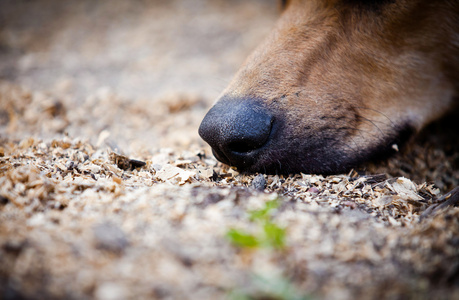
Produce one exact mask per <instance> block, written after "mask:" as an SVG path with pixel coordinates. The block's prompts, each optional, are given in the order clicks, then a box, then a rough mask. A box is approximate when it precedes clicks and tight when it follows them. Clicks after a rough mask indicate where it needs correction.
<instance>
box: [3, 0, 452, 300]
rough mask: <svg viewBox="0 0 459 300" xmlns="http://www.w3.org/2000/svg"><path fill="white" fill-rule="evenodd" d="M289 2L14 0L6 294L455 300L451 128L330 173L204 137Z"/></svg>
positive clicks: (9, 7)
mask: <svg viewBox="0 0 459 300" xmlns="http://www.w3.org/2000/svg"><path fill="white" fill-rule="evenodd" d="M275 2H276V1H263V0H251V1H242V0H241V1H229V0H227V1H223V0H214V1H205V0H186V1H185V0H181V1H179V0H176V1H146V0H143V1H142V0H135V1H122V0H112V1H90V0H81V1H78V2H76V1H72V2H70V1H58V0H37V1H13V0H4V1H1V2H0V298H1V299H459V208H457V207H447V208H445V209H439V210H436V211H435V212H433V213H429V211H431V210H432V208H434V207H437V206H438V205H439V204H441V203H442V202H443V201H445V199H444V197H443V198H442V196H443V195H445V194H446V193H447V192H448V191H450V190H451V189H453V188H454V187H456V186H458V185H459V138H458V137H459V136H458V132H459V130H458V125H457V114H456V115H452V116H451V117H449V118H446V119H445V120H443V121H442V122H439V123H437V124H433V125H432V126H430V127H429V128H428V129H427V130H425V132H423V133H421V135H420V136H419V137H418V138H417V139H415V140H413V141H412V142H410V143H409V145H408V146H407V147H406V148H405V149H404V150H403V151H401V152H400V153H399V155H397V156H396V157H393V158H391V159H389V160H387V161H383V162H378V163H374V164H369V165H365V166H362V167H361V168H359V169H356V170H353V171H352V172H350V173H349V174H337V175H333V176H328V177H324V176H321V175H313V174H292V175H290V176H277V175H269V176H268V175H263V174H239V173H238V172H237V170H235V169H232V168H230V167H228V166H225V165H222V164H220V163H218V162H217V161H216V160H215V158H214V157H213V156H212V155H211V151H210V149H209V147H208V146H207V145H206V144H205V143H204V142H203V141H202V140H201V139H200V138H199V136H198V134H197V128H198V126H199V123H200V121H201V119H202V118H203V116H204V115H205V113H206V111H207V110H208V109H209V107H210V106H211V104H212V103H213V101H214V100H215V99H216V97H218V95H219V93H220V92H221V91H222V90H223V88H224V87H225V85H226V84H227V83H228V81H229V80H230V79H231V76H232V74H233V73H234V72H235V71H236V70H237V68H238V66H239V65H240V64H241V63H242V62H243V60H244V58H245V57H246V56H247V55H248V54H249V52H250V51H251V50H252V49H253V48H254V47H255V46H256V45H257V44H258V43H259V42H260V41H261V40H262V38H263V36H264V35H265V34H266V33H267V32H268V31H269V30H270V28H272V26H273V24H274V22H275V20H276V18H277V16H278V12H277V6H276V3H275ZM446 200H447V199H446Z"/></svg>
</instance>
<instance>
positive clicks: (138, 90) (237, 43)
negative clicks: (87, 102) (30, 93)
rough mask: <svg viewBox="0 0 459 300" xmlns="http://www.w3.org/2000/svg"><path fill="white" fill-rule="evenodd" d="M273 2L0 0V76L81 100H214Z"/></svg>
mask: <svg viewBox="0 0 459 300" xmlns="http://www.w3.org/2000/svg"><path fill="white" fill-rule="evenodd" d="M277 15H278V11H277V5H276V0H175V1H174V0H169V1H159V0H158V1H156V0H130V1H125V0H111V1H94V0H79V1H62V0H34V1H30V0H1V1H0V79H2V80H9V81H14V82H17V83H20V84H24V85H25V86H27V87H29V88H31V89H33V90H46V91H53V90H57V91H61V90H62V89H65V90H66V92H68V93H71V94H72V95H77V96H79V97H80V98H81V97H85V96H87V95H88V94H91V93H93V92H94V91H95V90H96V89H98V88H100V87H102V86H104V87H109V88H110V89H111V90H113V91H114V92H115V93H117V94H119V95H122V96H124V97H129V98H157V97H161V96H162V95H164V94H168V93H171V92H173V93H177V92H186V93H196V94H199V95H201V96H203V97H205V98H206V99H213V98H215V97H216V96H217V95H218V94H219V93H220V92H221V91H222V89H223V88H224V87H225V86H226V84H227V83H228V81H229V80H230V78H231V76H232V75H233V73H234V72H235V71H236V70H237V68H238V67H239V66H240V64H241V63H242V61H243V60H244V58H245V57H246V56H247V55H248V53H249V52H250V51H251V50H252V49H253V48H254V47H255V46H256V45H257V44H258V43H259V42H260V40H261V39H262V38H263V37H264V36H265V34H266V33H267V32H268V31H269V30H270V29H271V28H272V26H273V23H274V22H275V19H276V18H277Z"/></svg>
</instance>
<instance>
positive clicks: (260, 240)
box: [226, 199, 286, 249]
mask: <svg viewBox="0 0 459 300" xmlns="http://www.w3.org/2000/svg"><path fill="white" fill-rule="evenodd" d="M279 205H280V201H279V200H277V199H276V200H272V201H268V202H266V204H265V207H264V208H262V209H258V210H254V211H251V212H249V214H250V218H249V219H250V221H251V222H256V223H258V224H259V225H260V230H259V232H258V233H257V234H251V233H248V232H246V231H244V230H240V229H234V228H231V229H230V230H228V232H227V233H226V237H227V238H228V239H229V240H230V242H231V243H232V244H233V245H234V246H237V247H241V248H258V247H269V248H274V249H283V248H285V235H286V230H285V228H282V227H280V226H279V225H277V224H275V223H274V222H273V221H272V213H273V210H275V209H277V208H278V207H279Z"/></svg>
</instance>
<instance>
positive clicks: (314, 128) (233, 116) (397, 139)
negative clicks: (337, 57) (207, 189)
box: [199, 98, 415, 174]
mask: <svg viewBox="0 0 459 300" xmlns="http://www.w3.org/2000/svg"><path fill="white" fill-rule="evenodd" d="M351 111H352V110H351V109H349V108H347V109H343V114H346V116H343V115H340V114H338V113H335V115H327V116H326V117H322V116H321V115H312V114H311V113H310V112H308V113H307V114H306V115H305V116H308V117H309V118H306V117H305V116H300V117H297V118H296V119H292V117H291V115H287V114H286V115H283V114H282V112H277V113H276V114H274V113H272V110H270V109H269V108H267V107H266V106H265V105H264V104H263V102H262V101H261V100H260V99H253V98H237V99H235V98H223V99H221V100H220V101H218V102H217V103H216V104H215V105H214V107H212V108H211V109H210V110H209V112H208V113H207V115H206V116H205V117H204V119H203V121H202V123H201V125H200V128H199V134H200V136H201V137H202V138H203V139H204V140H205V141H206V142H207V143H208V144H209V145H210V146H211V147H212V153H213V155H214V156H215V157H216V158H217V159H218V160H219V161H221V162H223V163H225V164H227V165H230V166H235V167H237V169H238V170H239V171H241V172H246V173H253V172H261V173H267V174H291V173H299V172H304V173H320V174H336V173H341V172H347V171H349V170H350V169H352V168H355V167H358V166H359V165H361V164H362V163H364V162H366V161H369V160H373V161H374V160H380V159H385V158H387V157H388V156H390V155H392V154H393V153H395V152H396V149H394V147H393V145H394V144H396V145H398V146H402V144H403V142H405V141H406V140H408V139H409V137H410V136H412V135H413V133H414V131H415V130H414V129H413V127H410V126H409V125H407V124H404V125H402V126H393V127H391V128H390V130H389V129H387V130H386V131H385V132H384V134H382V132H379V131H378V132H377V134H374V132H373V133H372V132H371V131H367V132H364V131H363V130H356V129H355V128H354V126H356V127H357V126H358V125H359V122H365V121H359V120H364V119H365V118H359V116H358V114H357V113H350V112H351ZM366 124H367V125H368V124H370V123H368V122H366ZM299 129H301V130H299ZM374 130H380V129H379V128H374Z"/></svg>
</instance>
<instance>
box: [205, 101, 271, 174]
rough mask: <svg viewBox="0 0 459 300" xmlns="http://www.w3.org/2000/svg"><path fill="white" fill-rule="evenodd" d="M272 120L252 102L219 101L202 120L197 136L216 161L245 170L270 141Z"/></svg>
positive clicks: (267, 112) (261, 107) (265, 110)
mask: <svg viewBox="0 0 459 300" xmlns="http://www.w3.org/2000/svg"><path fill="white" fill-rule="evenodd" d="M273 122H274V117H273V116H272V115H271V114H270V113H269V111H268V110H267V109H265V108H263V106H262V105H260V104H259V103H257V101H254V100H253V99H222V100H220V101H219V102H217V103H216V104H215V105H214V106H213V107H212V108H211V109H210V110H209V112H208V113H207V115H206V116H205V117H204V119H203V121H202V123H201V126H200V127H199V135H200V136H201V137H202V138H203V139H204V140H205V141H206V142H207V143H208V144H209V145H210V146H211V147H212V150H213V153H214V155H215V156H216V157H217V159H218V160H220V161H222V162H224V163H226V164H230V165H233V166H236V167H238V168H240V169H246V168H247V167H249V166H250V165H251V164H252V160H253V159H254V156H256V153H257V152H258V151H259V149H261V148H262V147H263V146H264V145H265V144H266V143H267V142H268V140H269V137H270V134H271V130H272V126H273Z"/></svg>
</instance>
